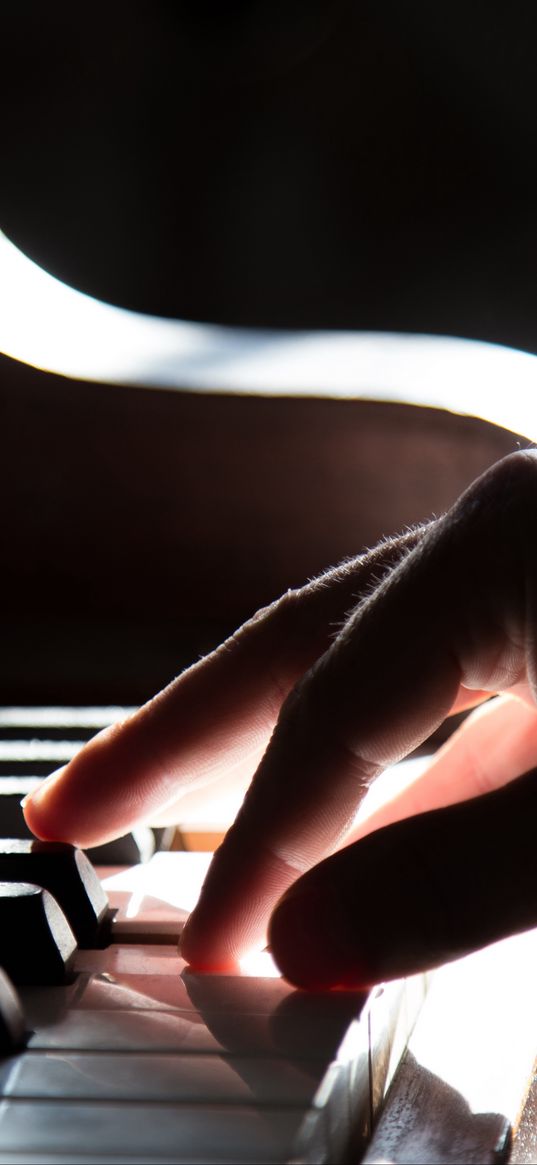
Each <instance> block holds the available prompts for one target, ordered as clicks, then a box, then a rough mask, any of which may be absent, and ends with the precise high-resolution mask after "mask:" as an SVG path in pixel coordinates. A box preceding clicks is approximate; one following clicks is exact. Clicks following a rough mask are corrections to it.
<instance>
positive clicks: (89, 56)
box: [0, 0, 537, 351]
mask: <svg viewBox="0 0 537 1165" xmlns="http://www.w3.org/2000/svg"><path fill="white" fill-rule="evenodd" d="M533 10H534V6H533V5H530V4H529V3H520V2H517V0H515V2H512V3H510V4H509V5H503V4H502V5H500V4H498V3H490V0H473V2H472V3H471V4H468V3H464V4H463V3H460V2H458V0H455V2H453V3H449V4H448V3H439V4H432V3H431V2H430V0H410V2H409V3H405V4H401V3H400V0H383V2H382V3H379V2H378V0H360V2H356V3H352V2H349V0H285V2H283V3H269V2H267V0H242V2H241V0H235V2H233V3H231V2H226V0H215V2H214V3H208V2H207V0H198V2H194V0H192V2H189V3H162V2H154V0H144V2H140V0H129V2H128V3H127V2H121V0H119V2H118V0H116V2H114V3H112V4H107V5H104V4H102V3H101V4H99V3H97V4H87V3H82V4H76V5H75V4H66V3H52V4H50V5H43V4H40V3H39V4H37V3H25V2H24V0H19V3H18V4H16V5H9V6H7V5H6V6H5V7H4V8H3V11H2V26H3V29H2V39H3V61H2V71H1V78H0V85H1V108H2V147H1V149H2V175H1V183H0V223H1V224H2V225H3V228H4V230H5V231H6V233H7V234H8V235H9V236H10V237H11V238H12V239H13V240H14V241H15V242H16V243H18V244H19V246H21V247H22V249H23V250H25V251H26V252H27V253H28V254H29V255H31V256H32V257H34V258H35V259H36V260H37V261H38V262H39V263H41V264H43V265H44V266H45V267H46V268H47V269H48V270H50V271H52V272H54V273H55V274H57V275H59V276H60V277H61V278H62V279H64V280H66V281H67V282H69V283H71V284H73V285H75V286H77V287H80V288H82V289H83V290H86V291H89V292H90V293H91V294H93V295H96V296H98V297H100V298H102V299H105V300H109V301H112V302H114V303H118V304H122V305H124V306H127V307H130V308H135V309H138V310H141V311H146V312H153V313H156V314H161V315H169V316H177V317H185V318H192V319H200V320H217V321H222V322H227V323H236V324H252V325H254V324H255V325H262V324H269V325H279V326H290V327H295V326H300V327H302V326H311V327H351V328H365V329H370V328H373V329H376V328H379V329H382V330H387V329H388V330H389V329H396V330H410V331H426V332H444V333H449V334H453V335H464V336H470V337H474V338H481V339H491V340H498V341H501V342H504V343H508V344H513V345H515V346H521V347H525V348H528V349H530V350H532V351H533V350H535V349H536V346H537V310H536V309H537V280H536V278H535V271H536V269H537V211H536V169H537V150H536V148H535V126H536V116H537V115H536V108H537V106H536V101H537V69H536V67H535V49H534V46H535V38H534V29H533Z"/></svg>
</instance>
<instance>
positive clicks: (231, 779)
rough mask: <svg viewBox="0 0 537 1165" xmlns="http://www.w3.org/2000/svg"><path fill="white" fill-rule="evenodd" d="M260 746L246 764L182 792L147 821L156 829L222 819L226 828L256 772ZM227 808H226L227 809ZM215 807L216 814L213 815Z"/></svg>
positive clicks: (261, 751)
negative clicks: (221, 814)
mask: <svg viewBox="0 0 537 1165" xmlns="http://www.w3.org/2000/svg"><path fill="white" fill-rule="evenodd" d="M263 751H264V750H263V749H260V750H258V752H257V754H256V755H254V756H253V757H252V759H251V760H248V761H247V762H245V763H241V764H238V765H237V766H236V767H235V768H230V769H229V771H228V772H226V774H225V775H224V777H222V778H221V779H220V780H217V781H214V782H213V783H212V784H210V785H200V786H199V787H198V788H197V789H193V790H192V791H191V792H187V793H183V794H182V795H181V796H179V797H177V798H176V799H175V800H174V801H173V802H172V803H171V804H169V805H167V806H166V808H165V809H162V810H161V811H160V812H159V813H158V814H156V815H155V816H154V817H153V818H152V819H151V821H149V822H148V824H149V825H152V826H154V827H156V828H161V827H162V826H168V825H179V826H182V825H189V824H192V823H193V822H197V823H202V822H206V823H210V822H214V821H215V820H216V821H220V820H222V821H224V820H225V823H226V824H225V828H226V829H227V828H228V827H229V826H230V825H231V822H232V821H233V818H234V817H235V816H236V814H237V812H238V809H239V806H240V804H241V801H242V800H243V797H244V794H245V793H246V790H247V788H248V785H249V784H250V781H251V779H252V773H253V772H255V770H256V768H257V765H258V764H259V761H260V760H261V756H262V753H263ZM228 807H229V808H228ZM224 808H225V810H226V812H227V817H225V818H221V817H220V815H219V814H220V811H221V809H224ZM215 810H216V816H215Z"/></svg>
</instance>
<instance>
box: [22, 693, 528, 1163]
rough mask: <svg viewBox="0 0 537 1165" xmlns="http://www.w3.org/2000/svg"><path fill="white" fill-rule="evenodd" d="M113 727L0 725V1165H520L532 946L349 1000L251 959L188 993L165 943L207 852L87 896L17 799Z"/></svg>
mask: <svg viewBox="0 0 537 1165" xmlns="http://www.w3.org/2000/svg"><path fill="white" fill-rule="evenodd" d="M129 711H130V709H129V710H127V709H120V708H93V709H88V708H84V709H72V708H64V709H17V708H14V709H0V833H4V834H6V833H10V834H11V835H12V836H13V837H14V838H15V839H18V840H15V841H13V842H12V843H11V844H10V845H8V844H7V843H6V842H2V841H0V883H3V889H2V886H0V914H1V913H2V912H3V914H4V921H3V922H2V920H1V919H0V965H1V963H2V958H3V959H4V963H5V964H6V965H7V966H8V968H9V972H10V976H11V979H10V978H6V977H5V973H4V974H2V972H0V1165H8V1163H9V1165H68V1163H73V1165H105V1163H110V1165H123V1163H125V1165H126V1163H127V1162H128V1163H136V1165H144V1163H147V1165H172V1163H173V1165H181V1163H182V1162H195V1163H200V1165H201V1163H202V1162H204V1163H205V1165H208V1163H213V1165H223V1163H226V1162H227V1163H231V1162H239V1163H240V1162H259V1163H266V1162H271V1163H272V1162H281V1163H282V1165H283V1163H285V1162H287V1163H289V1165H291V1163H292V1165H300V1163H301V1162H303V1163H307V1162H326V1163H332V1162H334V1163H335V1162H349V1163H350V1162H352V1163H355V1162H358V1161H363V1162H364V1163H366V1162H367V1165H379V1162H385V1161H390V1162H393V1163H395V1162H401V1163H405V1165H410V1163H412V1162H416V1163H417V1162H420V1161H424V1160H427V1161H430V1162H438V1165H440V1163H443V1165H444V1163H448V1162H449V1163H450V1165H463V1163H464V1162H483V1165H485V1163H487V1165H488V1163H490V1165H492V1163H493V1162H494V1163H495V1165H497V1163H498V1162H499V1161H507V1160H509V1159H511V1160H512V1161H513V1162H520V1163H524V1165H526V1163H527V1162H528V1161H530V1160H533V1159H534V1157H533V1156H532V1155H531V1153H532V1149H531V1145H532V1144H533V1140H532V1134H531V1129H530V1132H529V1133H528V1127H527V1123H528V1122H527V1118H524V1120H525V1123H524V1120H522V1115H523V1113H524V1095H525V1092H526V1091H527V1088H528V1087H529V1086H530V1085H531V1078H532V1064H533V1060H534V1056H535V1053H536V1052H537V1036H535V1032H536V1031H537V996H536V993H535V991H534V983H535V977H536V975H537V934H536V933H530V934H527V935H521V936H518V937H517V938H515V939H512V940H507V941H506V942H504V943H500V944H496V946H495V947H492V948H489V949H488V950H486V951H483V952H480V953H478V954H476V955H474V956H470V957H469V958H467V959H463V960H458V961H457V962H456V963H453V964H449V965H448V966H446V967H445V968H441V969H440V970H439V971H437V972H435V973H434V974H433V975H429V976H415V977H413V978H410V979H408V980H406V981H405V982H397V983H390V984H385V985H384V986H381V987H378V988H376V989H374V990H373V991H371V992H370V993H369V994H368V995H365V994H364V995H359V994H356V995H352V994H345V993H341V994H340V993H335V994H332V995H331V994H325V995H318V996H316V995H310V994H305V993H300V992H296V991H294V990H293V989H292V988H291V987H289V986H288V985H287V984H286V983H285V982H283V981H282V979H281V978H280V977H279V976H278V975H277V974H276V972H275V968H274V967H273V966H272V965H271V962H270V958H269V956H268V955H267V953H266V952H262V953H261V955H260V957H259V958H257V960H255V959H254V960H253V961H252V960H250V961H248V960H246V961H245V964H244V966H243V967H242V968H241V970H240V972H237V974H236V975H234V976H227V975H222V976H219V975H215V976H207V975H205V976H202V975H197V974H194V973H192V972H191V971H189V969H188V967H187V966H186V965H185V964H184V962H183V961H182V960H181V958H180V956H179V954H178V948H177V940H178V937H179V935H180V931H181V928H182V925H183V923H184V920H185V918H186V917H187V915H188V913H189V911H190V910H191V909H192V907H193V905H194V903H195V901H196V897H197V894H198V891H199V887H200V885H201V882H202V880H203V877H204V875H205V871H206V869H207V865H208V862H209V860H210V855H209V854H206V853H169V852H157V853H153V856H151V857H150V858H149V860H147V861H145V862H141V863H136V864H134V865H132V864H124V865H120V864H118V862H117V857H118V851H117V850H116V851H115V852H114V850H113V849H112V850H107V854H108V862H109V864H108V865H107V866H106V867H105V866H102V867H100V868H99V870H98V873H99V879H98V882H97V888H96V887H95V885H94V884H93V887H92V886H91V878H92V876H93V875H92V872H91V871H92V867H91V865H90V866H89V867H87V866H86V867H85V865H84V859H83V857H81V858H77V857H76V854H75V851H72V850H71V848H70V847H59V849H58V847H54V846H51V847H49V846H47V845H43V843H37V844H35V843H32V842H31V841H30V840H29V839H28V836H27V834H28V831H27V830H26V829H25V826H24V823H23V819H22V814H21V811H20V798H21V796H23V795H24V793H25V792H27V791H29V788H30V787H32V785H35V782H36V781H39V780H42V779H43V777H44V776H45V775H46V774H47V773H48V772H49V771H51V770H52V769H54V768H56V767H58V764H61V763H62V762H64V761H65V760H67V759H68V755H69V753H70V751H71V750H73V749H75V748H78V747H79V746H80V744H81V743H82V742H84V741H85V740H87V739H88V738H89V737H90V736H91V735H92V733H93V732H96V731H98V730H99V729H100V728H101V727H104V726H105V725H106V724H108V723H111V722H112V720H114V719H118V718H122V717H123V716H124V715H126V714H128V712H129ZM6 822H7V824H8V825H9V828H7V826H6ZM105 848H106V847H105ZM142 848H143V847H142ZM55 851H56V852H55ZM148 853H149V849H148V848H147V847H146V854H145V856H146V857H147V855H148ZM47 863H48V866H47ZM56 863H57V868H56V869H55V866H56ZM62 863H63V864H62ZM66 866H67V867H68V872H67V873H66ZM88 868H89V871H90V873H89V874H88ZM58 870H59V873H58ZM80 875H81V877H82V883H83V889H84V888H85V889H84V892H86V891H87V889H88V885H89V887H90V889H89V898H90V910H89V915H88V911H87V909H86V908H84V907H83V908H82V912H83V914H84V920H83V921H81V919H80V917H79V911H80V909H81V906H80V898H79V899H78V904H77V894H76V893H75V891H74V889H73V888H72V882H73V880H74V881H77V879H78V878H79V876H80ZM88 878H89V882H87V879H88ZM6 883H7V887H6ZM99 883H100V884H99ZM77 884H78V883H77ZM32 886H33V889H30V887H32ZM51 891H53V892H54V893H55V894H57V895H58V896H59V898H60V899H61V904H62V907H63V908H64V909H65V911H66V913H67V915H68V917H69V918H70V922H71V925H72V927H73V929H74V930H75V931H76V932H77V940H76V941H75V939H74V938H73V937H72V936H71V940H70V943H69V940H67V941H66V939H65V933H64V932H62V933H63V939H62V938H61V934H60V932H61V927H60V932H58V934H60V937H58V934H56V939H55V937H54V936H55V933H56V932H55V924H54V922H52V925H51V928H50V929H51V932H52V941H53V945H54V941H56V945H57V947H58V948H59V956H58V952H57V951H56V953H55V954H54V952H53V957H52V959H51V958H50V952H49V955H48V956H47V955H46V953H45V949H44V946H43V943H45V944H46V942H47V941H48V938H47V934H48V932H47V934H46V933H45V931H46V927H45V928H44V927H43V919H44V918H45V921H47V919H48V920H49V921H50V916H51V910H50V902H49V901H48V898H47V892H48V893H50V892H51ZM103 891H104V894H105V895H106V899H103V898H102V894H103ZM47 909H48V914H47ZM84 911H85V913H84ZM53 913H54V911H52V914H53ZM23 917H25V918H26V927H25V929H24V923H23V921H22V919H23ZM6 919H7V920H8V921H7V922H6ZM88 919H89V921H88ZM88 928H89V929H88ZM48 937H50V936H48ZM2 952H3V954H2ZM57 957H59V959H60V966H59V969H58V962H57ZM62 959H63V964H62ZM45 979H48V981H47V982H45ZM11 980H12V981H13V982H11ZM500 999H501V1001H502V1003H501V1007H499V1006H498V1001H499V1000H500ZM532 1095H533V1094H532ZM521 1121H522V1123H521ZM519 1126H520V1128H521V1130H522V1133H521V1134H520V1135H519V1133H518V1131H517V1130H518V1127H519ZM522 1134H523V1135H522ZM511 1139H512V1140H513V1145H514V1148H513V1150H512V1151H511V1149H510V1144H511ZM528 1140H529V1143H530V1149H529V1154H528V1150H526V1148H525V1146H526V1142H527V1141H528ZM510 1154H511V1156H510Z"/></svg>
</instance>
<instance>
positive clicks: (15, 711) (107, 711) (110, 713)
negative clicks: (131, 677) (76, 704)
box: [0, 704, 136, 729]
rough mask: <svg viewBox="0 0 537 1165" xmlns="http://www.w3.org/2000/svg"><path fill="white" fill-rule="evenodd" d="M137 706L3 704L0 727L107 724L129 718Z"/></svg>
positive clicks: (98, 725) (86, 726)
mask: <svg viewBox="0 0 537 1165" xmlns="http://www.w3.org/2000/svg"><path fill="white" fill-rule="evenodd" d="M134 712H136V708H135V707H131V706H129V707H124V706H119V705H118V704H107V705H104V706H100V705H99V706H97V705H94V706H91V707H80V708H73V707H64V706H56V707H26V708H24V707H18V706H13V707H0V728H95V729H99V728H107V727H108V725H109V724H116V723H117V721H118V720H126V719H127V717H129V716H132V715H133V713H134Z"/></svg>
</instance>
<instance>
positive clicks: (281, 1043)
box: [28, 1009, 348, 1061]
mask: <svg viewBox="0 0 537 1165" xmlns="http://www.w3.org/2000/svg"><path fill="white" fill-rule="evenodd" d="M346 1027H348V1022H345V1020H344V1018H343V1017H342V1016H341V1015H339V1016H338V1017H337V1021H334V1017H333V1016H332V1015H330V1014H326V1013H325V1014H324V1015H323V1014H320V1015H318V1016H317V1018H316V1022H315V1027H314V1028H312V1021H311V1014H309V1015H307V1014H302V1013H301V1012H300V1010H299V1011H298V1012H296V1013H293V1012H292V1011H290V1012H288V1013H286V1014H285V1015H282V1016H278V1015H276V1016H272V1015H268V1016H264V1015H235V1014H233V1012H229V1014H228V1015H225V1014H223V1013H221V1012H220V1013H218V1014H215V1015H211V1014H209V1013H204V1014H203V1015H202V1014H201V1013H195V1012H184V1013H181V1012H178V1011H177V1012H170V1011H136V1010H134V1009H133V1010H128V1011H89V1010H87V1011H84V1010H79V1011H76V1010H75V1011H69V1012H68V1013H67V1014H66V1015H64V1016H63V1018H59V1019H58V1020H57V1022H55V1023H54V1024H51V1025H44V1026H42V1027H40V1026H38V1027H37V1028H35V1030H34V1031H33V1032H32V1033H31V1035H30V1037H29V1040H28V1048H29V1049H30V1050H32V1051H36V1050H52V1049H56V1050H66V1051H95V1052H99V1051H100V1052H106V1051H110V1052H112V1051H124V1052H151V1051H153V1052H173V1051H176V1052H183V1053H186V1052H192V1053H210V1052H221V1053H223V1054H227V1055H231V1056H281V1057H283V1058H291V1059H295V1058H296V1057H298V1058H301V1059H303V1058H310V1057H316V1058H317V1057H318V1058H325V1059H326V1061H328V1060H329V1058H330V1057H331V1056H333V1055H335V1053H336V1052H337V1049H338V1047H339V1044H340V1043H341V1040H342V1038H343V1035H344V1032H345V1030H346Z"/></svg>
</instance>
